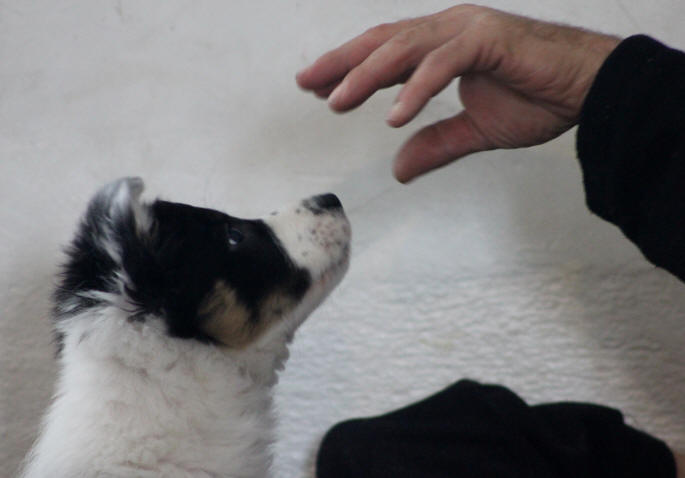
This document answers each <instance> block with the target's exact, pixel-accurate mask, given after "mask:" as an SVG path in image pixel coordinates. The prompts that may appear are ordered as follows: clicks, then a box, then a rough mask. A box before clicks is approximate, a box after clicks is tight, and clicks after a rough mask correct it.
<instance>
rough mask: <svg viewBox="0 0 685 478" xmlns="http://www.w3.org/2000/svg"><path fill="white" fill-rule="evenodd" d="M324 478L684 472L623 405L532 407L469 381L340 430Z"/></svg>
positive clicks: (327, 448) (324, 454) (327, 441)
mask: <svg viewBox="0 0 685 478" xmlns="http://www.w3.org/2000/svg"><path fill="white" fill-rule="evenodd" d="M316 476H317V478H361V477H364V478H388V477H392V478H454V477H459V478H579V477H583V478H607V477H615V478H646V477H649V478H675V476H676V469H675V461H674V459H673V454H672V453H671V451H670V450H669V449H668V447H667V446H666V445H665V444H664V443H663V442H661V441H660V440H658V439H656V438H653V437H651V436H649V435H647V434H645V433H643V432H640V431H638V430H636V429H634V428H632V427H630V426H628V425H626V424H625V423H624V421H623V416H622V415H621V413H620V412H618V411H617V410H614V409H611V408H606V407H601V406H596V405H589V404H581V403H556V404H547V405H539V406H529V405H527V404H526V403H525V402H524V401H523V400H521V398H519V397H518V396H516V394H514V393H513V392H511V391H510V390H508V389H506V388H504V387H501V386H494V385H481V384H478V383H476V382H472V381H468V380H462V381H460V382H457V383H456V384H454V385H452V386H451V387H448V388H447V389H445V390H443V391H442V392H439V393H437V394H436V395H433V396H432V397H429V398H427V399H425V400H422V401H420V402H418V403H415V404H413V405H410V406H408V407H406V408H403V409H401V410H397V411H395V412H391V413H388V414H386V415H381V416H379V417H374V418H366V419H356V420H349V421H347V422H343V423H340V424H338V425H336V426H335V427H333V428H332V429H331V430H330V431H329V432H328V433H327V434H326V436H325V438H324V439H323V442H322V444H321V448H320V450H319V454H318V457H317V474H316Z"/></svg>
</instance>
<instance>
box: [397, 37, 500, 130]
mask: <svg viewBox="0 0 685 478" xmlns="http://www.w3.org/2000/svg"><path fill="white" fill-rule="evenodd" d="M490 47H491V42H490V41H489V39H488V37H487V34H483V35H480V36H478V37H474V36H473V35H458V36H456V37H454V38H452V39H451V40H449V41H448V42H447V43H445V44H443V45H441V46H440V47H439V48H437V49H435V50H433V51H432V52H431V53H430V54H428V55H426V57H425V58H424V59H423V61H422V62H421V63H420V64H419V65H418V67H417V68H416V71H415V72H414V74H413V75H412V76H411V78H409V80H408V81H407V83H406V84H405V85H404V87H403V88H402V90H400V92H399V94H398V95H397V99H396V101H395V104H394V105H393V107H392V109H391V110H390V113H389V114H388V118H387V120H388V124H390V125H391V126H395V127H399V126H403V125H405V124H406V123H408V122H409V121H411V120H412V119H413V118H414V117H415V116H416V115H417V114H418V113H419V112H420V111H421V110H422V109H423V107H424V106H425V105H426V103H428V101H429V100H430V99H431V98H432V97H433V96H435V95H437V94H438V93H440V92H441V91H442V90H443V89H444V88H445V87H446V86H447V85H449V84H450V82H451V81H452V80H453V79H454V78H455V77H457V76H461V75H464V74H466V73H473V72H480V71H486V70H488V69H489V68H494V67H495V66H496V62H495V61H494V58H493V56H492V55H489V54H488V50H489V48H490Z"/></svg>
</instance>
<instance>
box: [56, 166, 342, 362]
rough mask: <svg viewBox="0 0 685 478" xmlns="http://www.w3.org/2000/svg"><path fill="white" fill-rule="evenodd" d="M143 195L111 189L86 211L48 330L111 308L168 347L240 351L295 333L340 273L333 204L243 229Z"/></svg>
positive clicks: (309, 204)
mask: <svg viewBox="0 0 685 478" xmlns="http://www.w3.org/2000/svg"><path fill="white" fill-rule="evenodd" d="M142 190H143V182H142V181H141V180H140V179H139V178H126V179H121V180H119V181H116V182H114V183H111V184H109V185H107V186H105V187H104V188H102V189H101V190H100V191H99V192H98V193H97V195H96V196H95V197H94V198H93V199H92V201H91V202H90V205H89V207H88V211H87V213H86V215H85V217H84V219H83V221H82V223H81V225H80V228H79V230H78V232H77V234H76V238H75V239H74V241H73V243H72V245H71V247H70V248H69V250H68V256H69V259H68V261H67V263H66V264H65V267H64V272H63V276H62V281H61V284H60V286H59V287H58V290H57V292H56V294H55V298H56V318H57V321H58V322H59V321H61V320H64V319H68V318H69V317H73V316H74V315H77V314H83V313H84V312H88V311H89V310H90V309H94V308H101V307H117V308H119V309H120V310H121V311H123V315H122V316H123V317H126V319H127V320H128V321H131V322H137V321H147V320H156V321H163V323H164V327H165V328H164V330H166V332H167V333H168V334H169V335H171V336H173V337H178V338H183V339H189V340H199V341H203V342H210V343H215V344H218V345H220V346H225V347H228V348H232V349H242V348H245V347H248V346H249V345H250V344H252V343H254V342H255V341H257V340H258V339H259V337H261V336H262V335H263V334H265V333H266V332H267V331H268V330H269V329H271V328H273V327H276V326H278V327H280V328H281V329H284V330H288V331H293V330H294V329H295V328H296V327H297V326H298V325H299V324H300V323H301V322H302V321H303V320H304V319H305V318H306V317H307V315H308V314H309V313H310V312H311V311H312V310H313V309H314V308H315V307H316V306H317V305H318V304H319V303H320V302H321V301H322V300H323V299H324V298H325V296H326V295H327V294H328V293H329V292H330V291H331V290H332V289H333V287H335V285H336V284H337V283H338V282H339V280H340V279H341V278H342V276H343V274H344V272H345V270H346V267H347V261H348V255H349V240H350V227H349V223H348V222H347V219H346V218H345V215H344V213H343V210H342V206H341V204H340V202H339V201H338V200H337V198H336V197H335V196H333V195H323V196H315V197H313V198H309V199H307V200H304V201H302V202H301V203H299V204H297V205H295V206H294V207H292V208H290V209H287V210H284V211H279V212H274V213H272V214H271V215H270V216H268V217H266V218H265V219H262V220H246V219H239V218H236V217H232V216H229V215H227V214H224V213H222V212H219V211H215V210H211V209H203V208H197V207H192V206H188V205H185V204H177V203H172V202H167V201H161V200H157V201H154V202H152V203H144V202H141V201H140V195H141V193H142ZM58 330H61V329H60V327H58ZM58 338H59V333H58Z"/></svg>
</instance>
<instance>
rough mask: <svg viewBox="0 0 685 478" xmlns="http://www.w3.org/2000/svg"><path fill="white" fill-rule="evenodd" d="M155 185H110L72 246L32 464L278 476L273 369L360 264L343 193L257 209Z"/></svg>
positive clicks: (134, 472)
mask: <svg viewBox="0 0 685 478" xmlns="http://www.w3.org/2000/svg"><path fill="white" fill-rule="evenodd" d="M142 191H143V182H142V181H141V180H140V179H139V178H126V179H121V180H119V181H116V182H114V183H112V184H109V185H107V186H105V187H104V188H103V189H101V190H100V191H99V192H98V193H97V195H96V196H95V197H94V198H93V199H92V201H91V202H90V205H89V207H88V210H87V212H86V215H85V217H84V218H83V220H82V222H81V224H80V227H79V229H78V232H77V234H76V237H75V239H74V241H73V243H72V244H71V246H70V248H69V249H68V251H67V254H68V260H67V262H66V264H65V266H64V270H63V274H62V276H61V281H60V284H59V286H58V288H57V291H56V293H55V313H54V318H55V331H56V337H57V342H58V347H59V352H58V359H59V365H60V374H59V378H58V381H57V386H56V387H57V388H56V393H55V397H54V401H53V403H52V405H51V407H50V409H49V410H48V412H47V414H46V416H45V418H44V421H43V426H42V431H41V434H40V437H39V439H38V440H37V442H36V444H35V446H34V448H33V449H32V451H31V452H30V453H29V455H28V456H27V458H26V463H25V468H24V471H23V473H22V475H21V476H23V477H25V478H46V477H56V478H59V477H68V478H77V477H96V476H97V477H134V476H135V477H159V476H169V477H176V476H179V477H181V476H183V477H185V476H192V477H233V478H237V477H245V478H247V477H265V476H269V469H270V463H271V452H270V444H271V442H272V439H273V425H274V418H273V415H272V411H271V409H272V394H271V391H272V387H273V385H274V384H275V383H276V380H277V377H276V372H277V371H278V370H279V369H281V368H282V367H283V364H284V362H285V360H286V359H287V356H288V352H287V345H288V343H289V342H290V340H291V339H292V336H293V333H294V331H295V329H297V327H298V326H299V325H300V324H301V323H302V322H303V321H304V320H305V318H306V317H307V316H308V315H309V314H310V313H311V312H312V311H313V310H314V309H315V308H316V306H317V305H319V304H320V303H321V301H322V300H323V299H324V298H325V297H326V296H327V295H328V293H329V292H330V291H331V290H332V289H333V288H334V287H335V286H336V285H337V284H338V282H339V281H340V280H341V278H342V276H343V275H344V273H345V271H346V269H347V264H348V257H349V243H350V227H349V223H348V221H347V219H346V218H345V215H344V213H343V209H342V206H341V204H340V201H338V199H337V198H336V197H335V196H334V195H332V194H326V195H322V196H315V197H312V198H309V199H306V200H304V201H302V202H300V203H299V204H297V205H295V206H294V207H292V208H289V209H286V210H283V211H280V212H273V213H271V215H269V216H267V217H266V218H264V219H261V220H244V219H238V218H235V217H231V216H228V215H226V214H224V213H222V212H219V211H214V210H211V209H203V208H197V207H192V206H188V205H184V204H177V203H171V202H166V201H161V200H157V201H154V202H152V203H145V202H141V201H140V195H141V193H142Z"/></svg>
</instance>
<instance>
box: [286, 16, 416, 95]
mask: <svg viewBox="0 0 685 478" xmlns="http://www.w3.org/2000/svg"><path fill="white" fill-rule="evenodd" d="M419 20H420V19H412V20H402V21H399V22H396V23H385V24H381V25H378V26H375V27H373V28H371V29H369V30H367V31H366V32H364V33H362V34H361V35H359V36H357V37H355V38H353V39H352V40H350V41H348V42H346V43H345V44H343V45H342V46H340V47H338V48H336V49H334V50H331V51H329V52H328V53H326V54H324V55H322V56H321V57H320V58H319V59H317V60H316V61H315V62H314V63H312V65H311V66H309V67H307V68H305V69H303V70H302V71H300V72H299V73H298V74H297V76H296V77H295V78H296V80H297V84H298V85H299V86H300V87H301V88H304V89H307V90H316V89H320V88H324V87H326V86H328V85H331V84H333V83H336V82H338V81H340V80H341V79H343V78H344V77H345V75H346V74H347V73H348V72H349V71H350V70H351V69H352V68H354V67H355V66H357V65H359V64H360V63H361V62H362V61H364V60H365V59H366V58H367V57H368V56H369V55H370V54H371V53H372V52H373V51H374V50H375V49H376V48H378V47H379V46H381V45H382V44H383V43H385V42H386V41H388V40H389V39H390V38H392V37H393V36H394V35H395V34H396V33H397V32H399V31H401V30H402V29H403V28H407V26H408V25H411V24H412V23H413V22H416V21H419Z"/></svg>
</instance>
